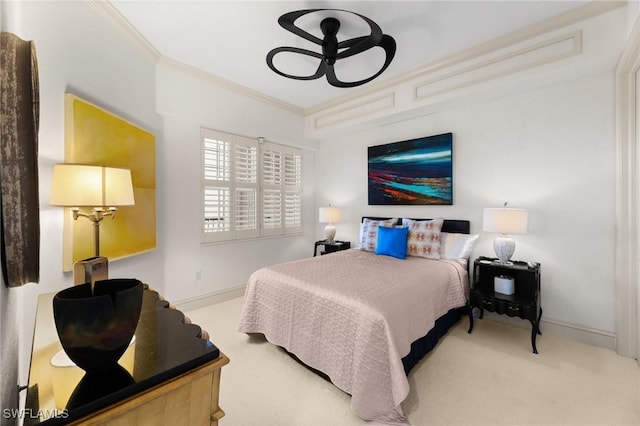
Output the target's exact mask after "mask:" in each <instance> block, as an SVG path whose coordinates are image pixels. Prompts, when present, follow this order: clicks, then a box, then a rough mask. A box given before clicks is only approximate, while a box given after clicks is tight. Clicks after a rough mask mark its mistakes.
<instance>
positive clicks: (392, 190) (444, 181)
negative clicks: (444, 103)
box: [368, 133, 453, 205]
mask: <svg viewBox="0 0 640 426" xmlns="http://www.w3.org/2000/svg"><path fill="white" fill-rule="evenodd" d="M452 145H453V133H444V134H441V135H436V136H428V137H424V138H419V139H411V140H407V141H402V142H395V143H390V144H386V145H377V146H370V147H369V148H368V150H369V153H368V159H369V205H407V204H421V205H422V204H430V205H452V204H453V191H452V186H453V184H452V180H453V178H452V176H453V165H452V158H453V157H452Z"/></svg>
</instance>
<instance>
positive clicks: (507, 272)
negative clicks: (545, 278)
mask: <svg viewBox="0 0 640 426" xmlns="http://www.w3.org/2000/svg"><path fill="white" fill-rule="evenodd" d="M495 260H496V259H493V258H489V257H479V258H477V259H476V261H475V262H474V263H473V286H472V287H471V294H470V298H469V299H470V301H469V305H470V306H469V333H471V331H473V308H474V307H476V308H480V319H482V316H483V314H484V310H485V309H486V310H488V311H491V312H496V313H498V314H507V315H508V316H510V317H520V318H522V319H525V320H529V321H530V322H531V346H532V347H533V353H536V354H537V353H538V349H536V336H537V335H538V334H542V333H541V332H540V318H541V317H542V307H541V306H540V264H539V263H536V262H519V261H514V262H513V263H512V264H510V265H503V264H500V263H495V262H494V261H495ZM496 276H507V277H512V278H513V279H514V290H515V291H514V293H513V294H512V295H507V294H502V293H498V292H496V291H495V290H494V278H495V277H496Z"/></svg>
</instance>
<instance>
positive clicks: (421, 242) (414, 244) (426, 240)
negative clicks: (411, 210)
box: [402, 218, 444, 259]
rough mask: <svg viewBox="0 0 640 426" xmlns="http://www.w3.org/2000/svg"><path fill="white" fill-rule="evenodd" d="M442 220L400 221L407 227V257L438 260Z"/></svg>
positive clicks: (404, 219)
mask: <svg viewBox="0 0 640 426" xmlns="http://www.w3.org/2000/svg"><path fill="white" fill-rule="evenodd" d="M443 223H444V219H443V218H438V219H433V220H412V219H406V218H403V219H402V225H403V226H408V227H409V238H408V239H407V254H408V255H409V256H419V257H426V258H427V259H440V229H442V224H443Z"/></svg>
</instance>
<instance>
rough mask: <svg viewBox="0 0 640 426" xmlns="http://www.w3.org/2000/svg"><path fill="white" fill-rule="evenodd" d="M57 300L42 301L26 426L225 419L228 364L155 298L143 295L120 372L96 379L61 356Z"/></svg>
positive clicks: (195, 329)
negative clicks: (221, 400)
mask: <svg viewBox="0 0 640 426" xmlns="http://www.w3.org/2000/svg"><path fill="white" fill-rule="evenodd" d="M53 296H54V294H53V293H51V294H45V295H41V296H40V297H39V300H38V311H37V316H36V325H35V332H34V339H33V351H32V354H31V367H30V370H29V386H28V389H27V397H26V404H25V412H24V425H33V424H38V425H67V424H69V425H123V426H124V425H126V426H129V425H153V426H161V425H167V426H169V425H171V426H173V425H190V426H192V425H193V426H196V425H198V426H199V425H202V426H205V425H206V426H209V425H217V424H218V420H219V419H220V418H221V417H223V416H224V411H223V410H222V409H221V408H220V406H219V404H218V396H219V388H220V374H221V369H222V367H223V366H224V365H226V364H228V363H229V358H227V357H226V356H225V355H224V354H223V353H222V352H220V350H219V349H218V348H217V347H216V346H215V345H214V344H213V343H212V342H211V341H209V340H208V339H207V338H206V337H207V336H206V334H205V335H204V336H203V333H202V330H201V329H200V327H199V326H197V325H194V324H189V323H188V322H189V321H185V317H184V315H183V314H182V313H181V312H180V311H178V310H176V309H171V308H169V303H168V302H166V301H164V300H163V299H162V297H160V296H159V295H158V293H157V292H155V291H153V290H151V289H149V288H146V289H145V291H144V298H143V306H142V313H141V314H140V321H139V322H138V327H137V329H136V334H135V339H134V340H133V341H132V344H131V345H130V346H129V349H128V350H127V352H125V354H124V355H123V356H122V358H120V361H119V367H118V370H115V371H110V372H109V373H108V374H99V375H92V376H90V375H86V374H85V373H84V371H83V370H81V369H79V368H78V367H76V366H75V365H73V363H71V362H70V361H69V360H68V358H67V357H66V355H65V354H64V351H62V347H61V346H60V342H59V340H58V335H57V333H56V329H55V323H54V320H53V308H52V299H53ZM185 322H186V323H185ZM203 337H205V338H203Z"/></svg>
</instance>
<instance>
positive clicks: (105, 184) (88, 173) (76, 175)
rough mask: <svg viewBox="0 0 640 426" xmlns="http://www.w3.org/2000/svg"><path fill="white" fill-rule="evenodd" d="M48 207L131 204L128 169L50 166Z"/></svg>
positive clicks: (132, 201)
mask: <svg viewBox="0 0 640 426" xmlns="http://www.w3.org/2000/svg"><path fill="white" fill-rule="evenodd" d="M51 187H52V188H51V198H50V200H49V204H51V205H52V206H58V207H115V206H132V205H134V204H135V202H134V197H133V185H132V182H131V170H129V169H121V168H116V167H106V166H92V165H84V164H56V165H54V166H53V178H52V184H51Z"/></svg>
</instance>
